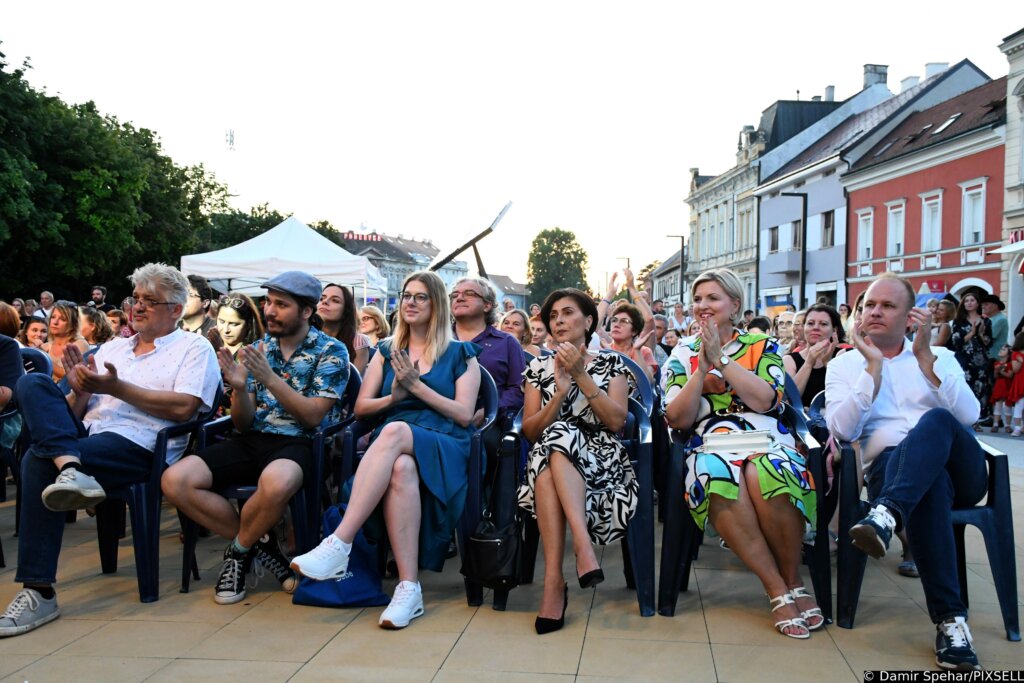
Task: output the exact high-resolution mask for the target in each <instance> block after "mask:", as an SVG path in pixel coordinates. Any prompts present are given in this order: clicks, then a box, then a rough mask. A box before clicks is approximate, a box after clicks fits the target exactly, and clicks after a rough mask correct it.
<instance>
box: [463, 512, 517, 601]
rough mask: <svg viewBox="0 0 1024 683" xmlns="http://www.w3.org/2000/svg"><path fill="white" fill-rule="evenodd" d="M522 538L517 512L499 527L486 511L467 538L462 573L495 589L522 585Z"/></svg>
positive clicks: (506, 588)
mask: <svg viewBox="0 0 1024 683" xmlns="http://www.w3.org/2000/svg"><path fill="white" fill-rule="evenodd" d="M522 540H523V539H522V523H521V521H520V519H519V515H518V514H517V515H515V516H514V518H513V519H512V520H511V521H510V522H509V523H507V524H505V525H504V526H502V527H500V528H499V527H497V526H496V525H495V524H494V520H493V519H491V516H490V514H489V513H484V516H483V518H482V519H481V520H480V523H479V524H477V527H476V530H474V531H473V533H472V534H470V536H469V538H467V539H466V548H465V552H464V553H463V559H462V569H461V570H460V571H461V572H462V575H463V576H465V577H466V578H467V579H469V580H471V581H475V582H477V583H479V584H480V585H482V586H486V587H487V588H493V589H495V590H509V589H511V588H515V587H516V586H518V585H519V575H520V571H519V565H520V558H521V554H522V553H521V550H522V545H523V542H522Z"/></svg>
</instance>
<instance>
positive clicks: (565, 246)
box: [526, 228, 589, 301]
mask: <svg viewBox="0 0 1024 683" xmlns="http://www.w3.org/2000/svg"><path fill="white" fill-rule="evenodd" d="M586 270H587V252H586V251H584V250H583V247H581V246H580V244H579V242H577V241H576V235H575V234H573V233H572V232H570V231H568V230H562V229H561V228H548V229H547V230H542V231H541V232H540V233H538V234H537V236H536V237H535V238H534V239H533V244H531V245H530V257H529V263H528V267H527V285H526V287H527V289H529V290H530V300H531V301H543V300H544V297H546V296H547V295H548V294H549V293H551V292H552V291H554V290H556V289H560V288H562V287H576V288H578V289H582V290H583V291H585V292H586V291H588V289H589V288H588V287H587V281H586Z"/></svg>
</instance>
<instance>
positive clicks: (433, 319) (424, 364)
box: [291, 271, 480, 629]
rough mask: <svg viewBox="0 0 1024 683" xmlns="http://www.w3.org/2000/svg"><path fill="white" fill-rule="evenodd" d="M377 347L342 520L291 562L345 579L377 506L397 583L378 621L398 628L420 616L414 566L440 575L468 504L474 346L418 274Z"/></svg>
mask: <svg viewBox="0 0 1024 683" xmlns="http://www.w3.org/2000/svg"><path fill="white" fill-rule="evenodd" d="M378 351H379V352H378V353H377V354H375V355H374V356H373V358H372V359H371V360H370V364H369V365H368V366H367V368H366V376H365V377H364V379H363V384H362V387H361V389H360V390H359V397H358V399H357V400H356V406H355V414H356V417H358V418H360V419H369V418H377V417H382V418H383V424H381V425H380V426H379V427H377V429H376V430H374V432H373V433H372V434H371V437H370V438H371V440H370V446H369V448H368V449H367V450H366V454H365V455H364V456H363V458H362V460H361V461H360V463H359V469H357V470H356V474H355V479H354V481H353V482H352V493H351V496H350V498H349V503H348V508H347V509H346V510H345V516H344V517H343V518H342V520H341V524H340V525H338V528H337V529H335V530H334V533H332V534H329V535H328V536H327V538H325V539H324V540H323V541H322V542H321V543H320V545H319V546H317V547H316V548H314V549H313V550H312V551H310V552H308V553H306V554H305V555H300V556H299V557H296V558H295V559H294V560H292V565H291V566H292V569H294V570H296V571H297V572H299V573H301V574H302V575H303V576H307V577H309V578H312V579H316V580H321V581H322V580H327V579H337V578H341V577H343V576H344V575H345V572H346V570H347V569H348V558H349V554H350V553H351V550H352V542H353V541H354V540H355V536H356V532H358V531H359V529H360V528H361V527H362V526H363V523H364V522H365V521H366V520H367V519H368V518H369V516H370V514H371V513H372V512H373V511H374V510H375V509H376V508H377V506H378V505H379V504H381V502H383V507H384V522H385V525H386V527H387V532H388V538H389V540H390V541H391V549H392V551H393V552H394V555H395V562H396V564H397V565H398V579H399V582H398V586H397V587H396V588H395V594H394V597H393V598H392V600H391V604H390V605H388V607H387V609H386V610H384V612H383V614H381V616H380V619H379V620H378V624H379V625H380V626H381V627H382V628H387V629H397V628H404V627H406V626H408V625H409V622H410V621H411V620H412V619H415V618H416V617H418V616H421V615H422V614H423V593H422V590H421V588H420V584H419V581H418V576H419V567H424V568H426V569H431V570H434V571H440V570H441V568H442V567H443V565H444V559H445V555H446V554H447V552H448V544H449V542H450V541H451V539H452V535H453V533H454V531H455V525H456V524H457V522H458V520H459V517H460V516H461V514H462V508H463V506H464V504H465V498H466V490H467V485H468V467H469V441H470V436H471V435H472V433H473V424H472V422H473V416H474V413H475V410H476V399H477V392H478V390H479V388H480V366H479V365H478V364H477V360H476V356H477V354H478V353H479V347H478V346H476V345H475V344H472V343H466V342H460V341H456V340H455V339H453V338H452V328H451V312H450V308H449V304H448V294H447V292H446V291H445V285H444V282H443V281H442V280H441V278H440V277H439V276H438V275H437V274H436V273H433V272H430V271H420V272H417V273H413V274H412V275H410V276H409V277H407V278H406V280H405V283H404V284H403V285H402V292H401V303H400V307H399V315H398V318H397V321H396V325H395V334H394V336H393V337H391V338H390V339H388V340H385V341H384V342H383V343H381V344H380V345H379V347H378Z"/></svg>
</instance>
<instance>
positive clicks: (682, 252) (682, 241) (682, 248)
mask: <svg viewBox="0 0 1024 683" xmlns="http://www.w3.org/2000/svg"><path fill="white" fill-rule="evenodd" d="M665 237H678V238H679V303H681V304H683V306H686V302H685V301H684V300H683V292H684V291H685V287H684V284H685V279H686V236H685V235H665Z"/></svg>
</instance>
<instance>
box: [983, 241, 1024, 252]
mask: <svg viewBox="0 0 1024 683" xmlns="http://www.w3.org/2000/svg"><path fill="white" fill-rule="evenodd" d="M1018 251H1024V240H1018V241H1016V242H1010V243H1009V244H1007V245H1004V246H1002V247H999V248H998V249H993V250H992V251H990V252H988V253H990V254H1015V253H1017V252H1018Z"/></svg>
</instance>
